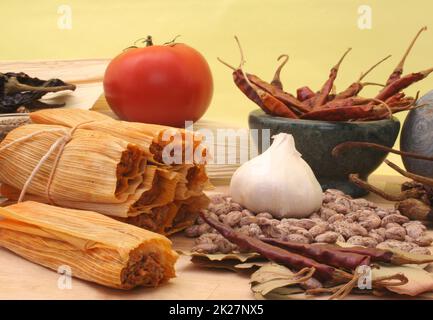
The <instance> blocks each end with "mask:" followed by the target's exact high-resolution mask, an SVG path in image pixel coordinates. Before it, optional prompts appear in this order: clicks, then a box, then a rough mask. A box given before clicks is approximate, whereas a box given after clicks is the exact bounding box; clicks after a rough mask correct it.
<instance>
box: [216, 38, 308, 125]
mask: <svg viewBox="0 0 433 320" xmlns="http://www.w3.org/2000/svg"><path fill="white" fill-rule="evenodd" d="M235 40H236V42H237V44H238V47H239V51H240V54H241V63H240V64H239V67H238V68H234V67H233V66H231V65H229V64H228V63H226V62H225V61H223V60H221V59H219V58H218V60H219V61H220V62H221V63H223V64H224V65H226V66H227V67H229V68H230V69H232V70H233V79H234V82H235V84H236V85H237V86H238V88H239V89H240V90H241V91H242V92H243V93H244V94H245V95H246V96H247V97H248V98H250V99H251V100H252V101H254V102H255V103H256V104H258V105H259V106H260V108H261V109H262V110H263V111H265V112H266V113H269V114H271V115H274V116H280V117H286V118H294V119H296V118H298V116H297V115H296V114H295V113H294V112H293V111H292V110H291V109H290V108H289V107H288V106H287V105H286V104H285V103H284V102H286V103H287V104H289V105H290V103H292V102H293V103H295V104H297V103H298V104H299V107H302V106H301V103H300V102H297V101H296V98H295V97H293V96H292V95H290V94H287V93H285V92H284V91H282V90H279V89H278V88H276V87H274V86H273V85H271V84H270V83H267V82H266V81H263V80H261V79H260V78H259V77H257V76H255V75H251V74H249V75H248V74H246V73H245V72H244V71H243V69H242V66H243V64H244V63H245V59H244V54H243V51H242V47H241V45H240V42H239V40H238V38H237V37H235ZM270 91H272V92H273V93H271V92H270ZM298 109H299V108H298Z"/></svg>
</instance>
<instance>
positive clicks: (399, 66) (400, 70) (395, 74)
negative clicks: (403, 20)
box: [386, 27, 427, 85]
mask: <svg viewBox="0 0 433 320" xmlns="http://www.w3.org/2000/svg"><path fill="white" fill-rule="evenodd" d="M426 30H427V27H422V28H421V29H420V30H419V31H418V33H417V34H416V35H415V38H414V39H413V40H412V42H411V43H410V44H409V47H408V48H407V49H406V52H405V54H404V55H403V58H402V59H401V60H400V62H399V63H398V64H397V66H396V67H395V69H394V71H393V72H392V73H391V75H390V76H389V78H388V80H387V81H386V85H389V84H391V83H392V82H394V81H395V80H397V79H400V77H401V75H402V73H403V66H404V63H405V61H406V58H407V56H408V55H409V53H410V51H411V50H412V48H413V46H414V44H415V42H416V40H417V39H418V37H419V35H420V34H421V33H422V32H423V31H426Z"/></svg>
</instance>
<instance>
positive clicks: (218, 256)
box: [177, 250, 260, 262]
mask: <svg viewBox="0 0 433 320" xmlns="http://www.w3.org/2000/svg"><path fill="white" fill-rule="evenodd" d="M177 252H178V253H180V254H184V255H186V256H191V257H204V258H207V259H209V260H210V261H223V260H237V261H240V262H246V261H247V260H250V259H253V258H259V257H260V255H259V254H258V253H255V252H246V253H240V252H238V253H236V252H234V253H201V252H192V251H183V250H178V251H177Z"/></svg>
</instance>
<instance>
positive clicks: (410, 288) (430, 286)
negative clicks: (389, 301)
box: [372, 265, 433, 296]
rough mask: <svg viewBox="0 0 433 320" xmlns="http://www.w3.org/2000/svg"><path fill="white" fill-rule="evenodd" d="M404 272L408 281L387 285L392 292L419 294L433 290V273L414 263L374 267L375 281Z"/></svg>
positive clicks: (410, 294)
mask: <svg viewBox="0 0 433 320" xmlns="http://www.w3.org/2000/svg"><path fill="white" fill-rule="evenodd" d="M395 274H403V275H404V276H405V277H406V278H407V280H408V283H406V284H403V285H399V286H385V288H386V289H387V290H389V291H391V292H395V293H398V294H403V295H409V296H418V295H420V294H422V293H424V292H429V291H432V290H433V275H432V274H431V273H429V272H427V271H426V270H424V269H422V268H419V267H417V266H413V265H403V266H392V265H380V266H379V268H378V269H376V268H373V269H372V276H373V281H374V280H376V279H378V278H381V277H386V276H392V275H395Z"/></svg>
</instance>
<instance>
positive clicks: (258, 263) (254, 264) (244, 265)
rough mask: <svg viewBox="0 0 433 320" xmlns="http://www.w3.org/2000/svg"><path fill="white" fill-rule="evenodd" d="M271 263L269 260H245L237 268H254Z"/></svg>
mask: <svg viewBox="0 0 433 320" xmlns="http://www.w3.org/2000/svg"><path fill="white" fill-rule="evenodd" d="M267 263H269V262H268V261H267V260H263V261H262V260H257V261H252V262H244V263H239V264H237V265H236V266H235V267H236V268H237V269H252V268H260V267H263V266H264V265H265V264H267Z"/></svg>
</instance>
